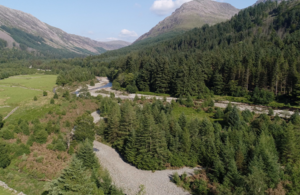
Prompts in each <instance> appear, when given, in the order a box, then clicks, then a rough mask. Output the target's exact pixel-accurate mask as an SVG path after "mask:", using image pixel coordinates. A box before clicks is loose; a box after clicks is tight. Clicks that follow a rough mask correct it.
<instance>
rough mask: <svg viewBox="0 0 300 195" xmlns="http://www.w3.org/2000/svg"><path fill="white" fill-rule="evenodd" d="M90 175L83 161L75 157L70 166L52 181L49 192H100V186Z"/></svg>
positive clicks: (53, 193) (51, 194) (54, 193)
mask: <svg viewBox="0 0 300 195" xmlns="http://www.w3.org/2000/svg"><path fill="white" fill-rule="evenodd" d="M89 175H90V174H89V172H87V171H86V169H85V168H84V166H83V164H82V161H81V160H79V159H77V158H76V157H73V159H72V161H71V163H70V165H69V167H67V168H66V169H64V170H63V172H62V174H61V176H60V177H59V178H58V179H56V180H53V181H52V182H51V183H50V187H49V189H48V194H49V195H57V194H98V188H97V186H96V184H95V183H94V182H93V181H92V180H91V179H90V176H89Z"/></svg>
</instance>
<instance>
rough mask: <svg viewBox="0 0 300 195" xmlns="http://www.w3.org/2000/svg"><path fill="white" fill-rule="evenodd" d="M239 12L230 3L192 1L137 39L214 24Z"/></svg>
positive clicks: (206, 0)
mask: <svg viewBox="0 0 300 195" xmlns="http://www.w3.org/2000/svg"><path fill="white" fill-rule="evenodd" d="M238 12H239V9H237V8H235V7H233V6H232V5H230V4H228V3H220V2H215V1H211V0H194V1H190V2H188V3H184V4H183V5H182V6H181V7H180V8H178V9H177V10H176V11H175V12H173V13H172V15H171V16H169V17H167V18H166V19H164V20H163V21H161V22H160V23H159V24H158V25H156V26H155V27H154V28H152V29H151V30H150V31H149V32H148V33H146V34H144V35H142V36H141V37H140V38H139V39H137V41H140V40H143V39H146V38H150V37H156V36H159V35H161V34H165V33H169V32H176V31H177V32H180V31H186V30H190V29H193V28H196V27H202V26H203V25H204V24H209V25H213V24H216V23H219V22H223V21H226V20H228V19H230V18H231V17H232V16H234V15H235V14H237V13H238ZM137 41H136V42H137Z"/></svg>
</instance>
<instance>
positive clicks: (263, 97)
mask: <svg viewBox="0 0 300 195" xmlns="http://www.w3.org/2000/svg"><path fill="white" fill-rule="evenodd" d="M251 101H253V102H254V103H255V104H269V103H270V102H272V101H274V93H273V92H271V91H268V90H265V89H261V90H259V89H258V87H256V88H255V89H254V91H253V94H252V97H251Z"/></svg>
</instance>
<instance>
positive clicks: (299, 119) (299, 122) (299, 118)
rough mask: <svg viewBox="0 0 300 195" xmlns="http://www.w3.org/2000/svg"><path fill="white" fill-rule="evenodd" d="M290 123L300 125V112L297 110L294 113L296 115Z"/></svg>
mask: <svg viewBox="0 0 300 195" xmlns="http://www.w3.org/2000/svg"><path fill="white" fill-rule="evenodd" d="M290 121H291V122H292V123H293V124H294V125H300V115H299V110H296V112H294V114H293V115H292V116H291V118H290Z"/></svg>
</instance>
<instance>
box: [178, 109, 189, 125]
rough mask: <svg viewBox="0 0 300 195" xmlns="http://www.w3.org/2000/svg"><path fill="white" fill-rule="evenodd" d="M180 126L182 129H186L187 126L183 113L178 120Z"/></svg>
mask: <svg viewBox="0 0 300 195" xmlns="http://www.w3.org/2000/svg"><path fill="white" fill-rule="evenodd" d="M178 124H179V125H180V127H181V129H184V128H185V127H186V124H187V119H186V116H185V114H184V113H183V112H182V113H181V115H180V116H179V119H178Z"/></svg>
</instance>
